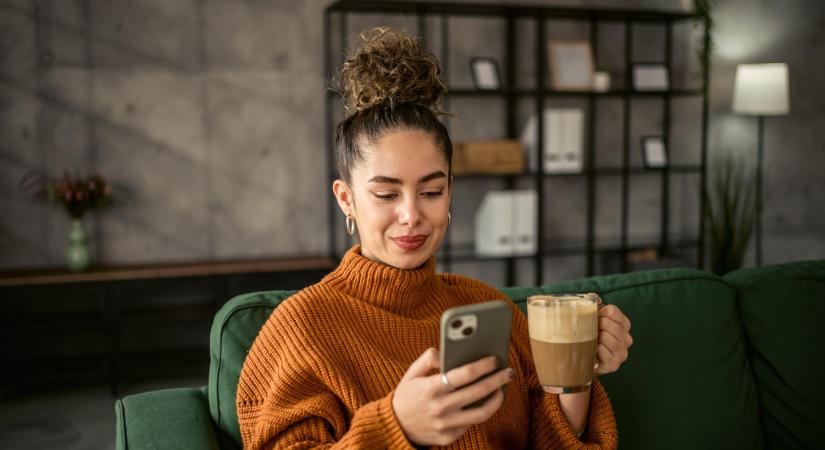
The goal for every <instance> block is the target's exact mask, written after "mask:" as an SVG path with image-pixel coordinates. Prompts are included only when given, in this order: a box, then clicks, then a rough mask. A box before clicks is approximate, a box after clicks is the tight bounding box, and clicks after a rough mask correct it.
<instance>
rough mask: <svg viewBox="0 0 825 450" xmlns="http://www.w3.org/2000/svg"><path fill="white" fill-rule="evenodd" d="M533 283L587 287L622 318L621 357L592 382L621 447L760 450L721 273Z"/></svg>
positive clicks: (753, 401)
mask: <svg viewBox="0 0 825 450" xmlns="http://www.w3.org/2000/svg"><path fill="white" fill-rule="evenodd" d="M537 290H538V291H546V292H555V293H560V292H597V293H599V295H600V296H601V297H602V299H603V300H604V302H605V303H607V304H615V305H617V306H618V307H619V308H621V310H622V311H623V312H624V313H625V314H626V315H627V316H628V318H630V321H631V324H632V329H631V334H632V336H633V340H634V343H633V346H632V347H631V348H630V356H629V358H628V360H627V361H626V362H625V363H624V364H623V365H622V367H621V369H620V370H619V371H618V372H616V373H613V374H610V375H606V376H604V377H602V378H601V379H600V380H601V382H602V383H603V384H604V385H605V388H606V389H607V392H608V395H609V396H610V400H611V403H612V404H613V409H614V413H615V415H616V421H617V422H618V426H619V442H621V447H622V448H631V449H663V448H666V449H697V448H736V449H754V448H762V429H761V426H760V423H759V418H758V401H757V396H756V387H755V383H754V380H753V377H752V374H751V373H750V370H749V368H748V367H747V363H746V355H745V344H744V342H743V339H742V331H741V326H740V324H739V322H738V318H737V314H736V305H735V297H734V293H733V290H732V289H731V288H730V286H728V285H727V284H726V283H725V282H724V280H722V279H721V278H719V277H717V276H715V275H712V274H708V273H705V272H701V271H698V270H693V269H666V270H655V271H648V272H635V273H628V274H623V275H611V276H604V277H595V278H589V279H582V280H574V281H569V282H562V283H553V284H548V285H545V286H542V287H540V288H539V289H537Z"/></svg>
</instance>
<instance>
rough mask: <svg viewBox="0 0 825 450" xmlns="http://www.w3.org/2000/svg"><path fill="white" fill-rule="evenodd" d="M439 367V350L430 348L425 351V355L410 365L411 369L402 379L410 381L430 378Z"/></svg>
mask: <svg viewBox="0 0 825 450" xmlns="http://www.w3.org/2000/svg"><path fill="white" fill-rule="evenodd" d="M439 367H440V363H439V362H438V350H436V349H434V348H433V347H430V348H428V349H427V350H424V353H422V354H421V356H419V357H418V359H416V360H415V361H413V363H412V364H410V368H409V369H407V372H406V373H405V374H404V376H403V377H401V379H402V380H408V379H410V378H417V377H425V376H428V375H429V374H430V372H431V371H432V370H433V369H436V370H437V369H438V368H439Z"/></svg>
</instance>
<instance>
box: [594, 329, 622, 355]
mask: <svg viewBox="0 0 825 450" xmlns="http://www.w3.org/2000/svg"><path fill="white" fill-rule="evenodd" d="M599 345H604V346H605V347H607V348H608V349H609V350H610V352H611V353H613V355H615V356H620V355H621V353H622V351H624V350H625V349H626V347H625V345H624V343H623V342H622V341H620V340H619V339H618V338H616V337H615V336H613V335H612V334H610V333H607V332H605V331H600V332H599Z"/></svg>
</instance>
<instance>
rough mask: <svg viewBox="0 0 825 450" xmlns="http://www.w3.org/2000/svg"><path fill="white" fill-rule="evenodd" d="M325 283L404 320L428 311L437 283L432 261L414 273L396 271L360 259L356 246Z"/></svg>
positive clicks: (359, 251)
mask: <svg viewBox="0 0 825 450" xmlns="http://www.w3.org/2000/svg"><path fill="white" fill-rule="evenodd" d="M328 280H329V281H330V282H331V283H333V284H335V285H336V286H337V287H338V288H339V289H341V290H343V291H345V292H347V293H348V294H350V295H352V296H354V297H356V298H359V299H361V300H363V301H365V302H367V303H370V304H372V305H373V306H376V307H378V308H381V309H385V310H388V311H393V312H395V313H397V314H401V315H405V316H409V315H418V313H420V312H422V308H423V309H427V308H426V306H427V305H428V303H431V300H432V299H433V296H434V295H435V290H436V285H437V283H438V280H437V278H436V276H435V258H434V257H430V258H429V259H428V260H427V261H426V262H425V263H424V264H423V265H421V266H420V267H418V268H416V269H399V268H397V267H394V266H391V265H388V264H385V263H383V262H382V261H379V260H375V259H372V258H368V257H366V256H364V255H362V254H361V247H360V246H359V245H356V246H354V247H353V248H352V249H350V251H348V252H347V253H346V255H344V258H343V259H342V260H341V264H340V265H339V266H338V268H336V269H335V270H334V271H333V272H332V273H331V274H330V275H329V276H328Z"/></svg>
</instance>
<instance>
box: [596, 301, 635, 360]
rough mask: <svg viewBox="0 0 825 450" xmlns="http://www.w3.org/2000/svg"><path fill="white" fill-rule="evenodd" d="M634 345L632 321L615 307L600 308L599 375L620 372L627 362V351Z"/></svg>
mask: <svg viewBox="0 0 825 450" xmlns="http://www.w3.org/2000/svg"><path fill="white" fill-rule="evenodd" d="M631 345H633V338H632V337H631V336H630V319H628V318H627V316H625V315H624V313H622V311H621V310H620V309H619V308H618V307H616V306H615V305H607V306H604V307H601V308H599V348H598V350H597V354H598V359H599V367H598V368H597V369H596V374H597V375H605V374H608V373H613V372H615V371H617V370H619V366H621V365H622V363H623V362H625V361H626V360H627V355H628V353H627V350H628V349H629V348H630V346H631Z"/></svg>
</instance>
